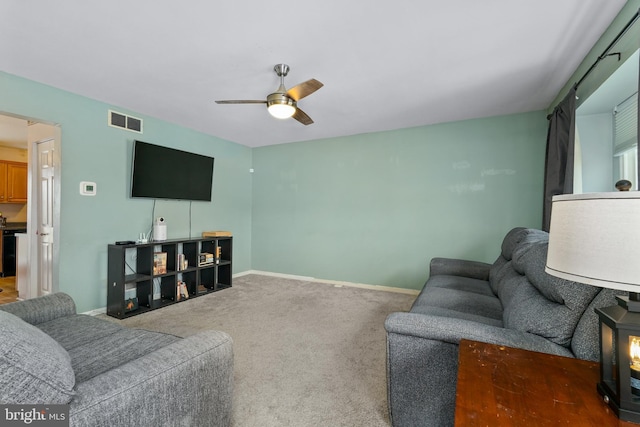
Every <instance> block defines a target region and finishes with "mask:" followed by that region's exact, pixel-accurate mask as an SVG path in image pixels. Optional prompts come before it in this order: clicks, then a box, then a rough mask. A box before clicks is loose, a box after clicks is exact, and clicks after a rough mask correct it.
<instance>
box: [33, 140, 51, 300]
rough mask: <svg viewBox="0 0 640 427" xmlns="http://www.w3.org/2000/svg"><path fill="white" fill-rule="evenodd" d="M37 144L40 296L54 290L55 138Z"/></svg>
mask: <svg viewBox="0 0 640 427" xmlns="http://www.w3.org/2000/svg"><path fill="white" fill-rule="evenodd" d="M36 146H37V159H38V164H37V170H38V172H37V177H38V178H37V182H38V184H37V187H36V186H34V187H36V192H37V194H36V197H37V198H38V200H37V205H38V211H37V217H38V220H37V224H38V229H37V230H36V233H37V235H38V238H37V241H38V244H37V246H38V250H37V257H38V260H37V264H38V279H37V286H38V291H37V294H38V296H41V295H46V294H50V293H51V292H53V283H52V279H53V249H54V247H53V246H54V245H53V243H54V239H53V231H54V229H53V204H54V179H55V169H54V167H53V165H54V163H53V160H54V140H53V139H48V140H45V141H41V142H38V143H37V144H36Z"/></svg>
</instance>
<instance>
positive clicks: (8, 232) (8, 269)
mask: <svg viewBox="0 0 640 427" xmlns="http://www.w3.org/2000/svg"><path fill="white" fill-rule="evenodd" d="M26 232H27V227H26V226H22V225H11V224H7V225H6V226H5V227H4V228H2V245H1V247H0V252H1V253H2V276H3V277H8V276H15V275H16V233H26Z"/></svg>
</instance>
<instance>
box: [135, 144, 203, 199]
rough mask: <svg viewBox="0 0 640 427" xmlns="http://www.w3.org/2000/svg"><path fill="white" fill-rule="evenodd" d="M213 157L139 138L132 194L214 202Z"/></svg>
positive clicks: (153, 197)
mask: <svg viewBox="0 0 640 427" xmlns="http://www.w3.org/2000/svg"><path fill="white" fill-rule="evenodd" d="M213 160H214V158H213V157H209V156H204V155H201V154H195V153H189V152H187V151H182V150H176V149H175V148H168V147H162V146H160V145H154V144H149V143H148V142H142V141H135V142H134V148H133V172H132V178H131V197H148V198H152V199H178V200H203V201H211V187H212V185H213Z"/></svg>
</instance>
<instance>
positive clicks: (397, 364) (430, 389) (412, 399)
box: [385, 313, 571, 427]
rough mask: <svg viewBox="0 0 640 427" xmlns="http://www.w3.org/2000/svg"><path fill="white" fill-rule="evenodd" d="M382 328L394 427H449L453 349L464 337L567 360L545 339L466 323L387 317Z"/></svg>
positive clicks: (452, 401) (454, 361) (401, 315)
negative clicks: (384, 338)
mask: <svg viewBox="0 0 640 427" xmlns="http://www.w3.org/2000/svg"><path fill="white" fill-rule="evenodd" d="M385 328H386V330H387V395H388V402H389V416H390V418H391V424H392V425H393V426H394V427H400V426H418V425H419V426H422V427H443V426H446V427H449V426H453V425H454V414H455V401H456V382H457V377H458V349H459V343H460V340H461V339H463V338H466V339H470V340H475V341H484V342H488V343H493V344H498V345H504V346H509V347H517V348H524V349H527V350H533V351H540V352H545V353H551V354H558V355H561V356H571V352H570V351H569V350H567V349H566V348H564V347H561V346H559V345H557V344H554V343H552V342H551V341H548V340H546V339H545V338H542V337H539V336H536V335H532V334H528V333H523V332H519V331H515V330H512V329H504V328H501V327H497V326H490V325H486V324H482V323H478V322H474V321H470V320H461V319H453V318H448V317H441V316H435V315H425V314H418V313H392V314H390V315H389V316H388V317H387V319H386V321H385Z"/></svg>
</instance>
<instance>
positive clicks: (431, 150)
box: [0, 72, 547, 311]
mask: <svg viewBox="0 0 640 427" xmlns="http://www.w3.org/2000/svg"><path fill="white" fill-rule="evenodd" d="M0 93H2V96H1V97H0V111H3V112H7V113H12V114H18V115H22V116H25V117H31V118H36V119H39V120H43V121H48V122H54V123H58V124H60V126H61V129H62V143H61V148H62V150H61V151H62V154H61V158H62V160H61V162H62V168H61V170H62V173H61V175H60V178H61V186H62V195H61V225H60V229H59V236H60V245H59V254H60V255H59V278H58V283H59V290H60V291H63V292H67V293H69V294H71V295H72V296H73V297H74V299H75V300H76V302H77V305H78V310H79V311H87V310H92V309H96V308H101V307H105V306H106V281H107V278H106V275H107V244H109V243H112V242H114V241H116V240H125V239H135V238H136V237H137V236H138V234H139V233H140V232H141V231H146V230H148V229H149V227H150V222H151V219H152V218H153V216H154V215H153V213H152V209H153V201H151V200H146V199H131V198H130V197H129V196H128V192H129V185H130V171H131V153H132V144H133V140H134V139H136V138H137V139H141V140H143V141H147V142H151V143H155V144H160V145H166V146H171V147H176V148H180V149H184V150H188V151H194V152H198V153H201V154H206V155H211V156H213V157H215V158H216V161H215V172H214V190H213V199H214V200H213V202H211V203H205V202H194V203H193V204H192V219H193V221H192V225H191V229H190V228H189V203H188V202H182V201H162V200H160V201H158V202H157V203H156V207H155V216H156V217H157V216H164V217H165V218H166V219H167V224H168V235H169V238H178V237H185V236H188V235H189V233H191V235H192V236H197V235H199V234H200V232H201V231H203V230H212V229H228V230H232V231H233V233H234V273H238V272H242V271H247V270H251V269H254V270H264V271H271V272H279V273H286V274H296V275H303V276H312V277H317V278H322V279H333V280H342V281H350V282H359V283H366V284H374V285H385V286H397V287H405V288H412V289H419V288H420V287H421V286H422V284H423V283H424V280H425V279H426V277H427V274H428V272H427V268H428V260H429V259H430V258H432V257H434V256H447V257H461V258H468V259H477V260H481V261H488V262H491V261H493V260H494V259H495V257H496V256H497V253H498V248H499V246H500V242H501V240H502V237H503V236H504V234H505V233H506V231H508V230H509V229H510V228H512V227H514V226H520V225H521V226H530V227H538V226H539V225H540V221H541V200H542V175H543V169H544V149H545V135H546V126H547V123H546V120H545V115H544V112H534V113H527V114H518V115H511V116H503V117H494V118H488V119H479V120H469V121H463V122H455V123H446V124H440V125H433V126H425V127H419V128H412V129H403V130H397V131H390V132H380V133H375V134H364V135H356V136H350V137H343V138H333V139H327V140H320V141H311V142H298V143H292V144H282V145H275V146H270V147H262V148H256V149H250V148H248V147H244V146H242V145H239V144H235V143H232V142H228V141H224V140H221V139H219V138H215V137H212V136H209V135H204V134H202V133H199V132H195V131H193V130H189V129H186V128H183V127H180V126H177V125H173V124H170V123H167V122H164V121H161V120H157V119H154V118H152V117H146V116H144V115H141V114H138V113H136V112H130V113H131V114H132V115H134V116H136V117H141V118H143V119H144V134H143V135H138V134H135V133H131V132H127V131H124V130H120V129H116V128H111V127H109V126H107V123H106V122H107V110H108V109H109V108H114V109H116V110H118V111H122V112H125V113H127V112H128V111H126V110H124V109H120V108H118V107H117V106H110V105H108V104H105V103H102V102H99V101H95V100H91V99H88V98H85V97H81V96H77V95H74V94H71V93H69V92H65V91H63V90H59V89H55V88H52V87H49V86H45V85H42V84H39V83H36V82H33V81H29V80H26V79H22V78H19V77H16V76H12V75H9V74H6V73H1V72H0ZM250 168H253V169H254V171H255V172H254V173H253V174H250V173H249V169H250ZM80 181H95V182H96V183H97V186H98V194H97V196H95V197H83V196H80V194H79V192H78V186H79V183H80Z"/></svg>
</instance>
